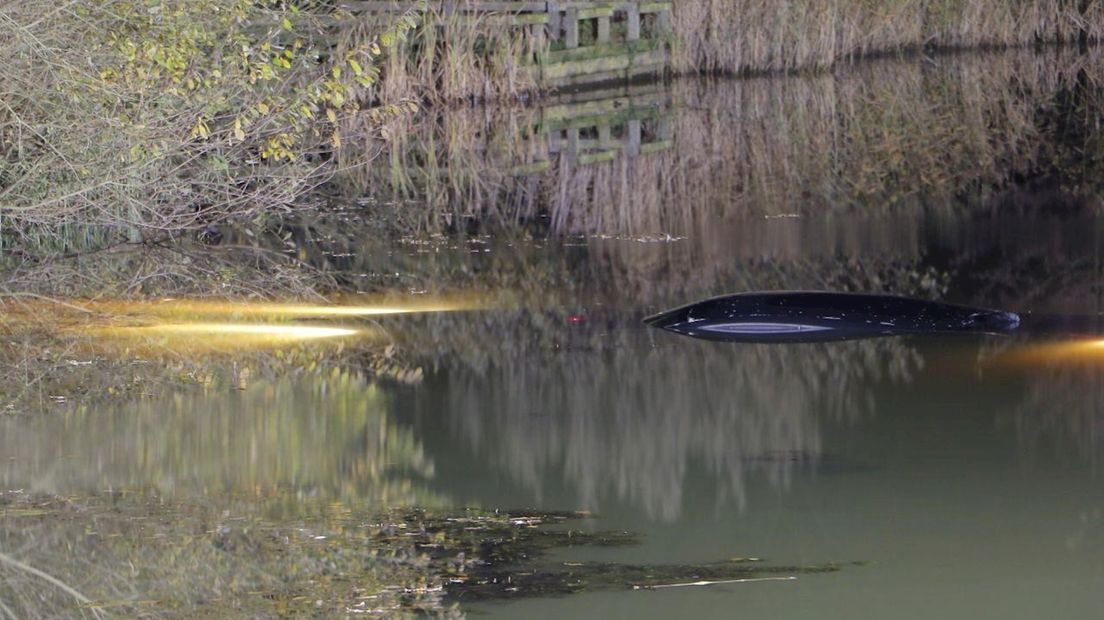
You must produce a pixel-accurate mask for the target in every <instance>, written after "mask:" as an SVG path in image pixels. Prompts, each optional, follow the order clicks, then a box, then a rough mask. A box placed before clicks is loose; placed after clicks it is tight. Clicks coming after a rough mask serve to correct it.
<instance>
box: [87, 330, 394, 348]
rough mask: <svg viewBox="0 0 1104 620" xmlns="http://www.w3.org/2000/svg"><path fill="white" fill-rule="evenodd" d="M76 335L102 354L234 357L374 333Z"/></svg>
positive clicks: (111, 332) (136, 332) (99, 332)
mask: <svg viewBox="0 0 1104 620" xmlns="http://www.w3.org/2000/svg"><path fill="white" fill-rule="evenodd" d="M79 331H80V333H81V334H83V335H85V336H91V337H92V338H93V339H94V340H95V342H96V343H97V344H96V345H95V348H97V349H99V350H101V351H105V350H106V351H107V352H110V351H111V350H112V349H118V350H121V351H127V352H131V353H142V354H153V353H157V352H163V353H170V352H171V353H173V354H189V353H215V352H223V353H234V352H241V351H244V350H247V349H261V348H266V347H277V346H284V345H290V344H294V343H299V342H312V341H320V340H332V339H339V338H350V337H354V336H357V337H366V336H369V335H371V334H374V333H376V331H375V330H368V329H356V328H351V327H344V326H332V325H325V326H323V325H294V324H265V323H200V322H196V323H157V324H152V325H123V326H104V327H85V328H82V329H80V330H79Z"/></svg>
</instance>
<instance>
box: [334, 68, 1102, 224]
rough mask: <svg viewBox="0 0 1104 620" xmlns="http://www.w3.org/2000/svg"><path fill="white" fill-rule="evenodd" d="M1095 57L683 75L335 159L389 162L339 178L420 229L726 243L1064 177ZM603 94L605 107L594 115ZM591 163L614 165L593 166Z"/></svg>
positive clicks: (458, 124)
mask: <svg viewBox="0 0 1104 620" xmlns="http://www.w3.org/2000/svg"><path fill="white" fill-rule="evenodd" d="M1100 62H1101V60H1100V58H1099V57H1098V56H1097V55H1084V56H1080V55H1076V54H1070V53H1058V52H1056V53H1047V54H1037V53H1034V52H1020V53H1006V54H997V55H965V56H958V57H950V58H941V59H940V63H941V64H940V66H939V67H937V68H933V67H931V66H930V65H929V64H928V63H925V62H923V61H922V60H919V59H917V60H909V61H886V62H877V63H864V64H862V65H860V66H857V67H854V68H850V69H847V70H846V71H844V72H842V73H838V74H836V75H815V76H800V77H790V78H784V79H761V80H728V81H717V82H702V81H681V82H677V83H675V84H674V85H673V87H672V89H671V91H670V92H669V93H655V92H652V91H643V92H637V91H633V90H632V89H628V90H619V91H616V92H611V93H610V94H609V97H608V99H607V100H599V101H584V102H578V101H574V100H571V99H569V100H566V101H565V102H562V103H558V104H556V105H553V106H550V107H548V108H545V109H543V110H542V109H536V110H531V109H526V110H521V111H513V110H505V111H498V110H493V111H488V110H474V111H463V110H460V111H449V112H447V113H445V114H443V115H442V116H440V117H439V118H424V119H420V120H411V119H399V120H396V121H394V123H395V126H392V127H388V128H387V130H386V131H385V132H384V133H383V138H382V139H381V140H380V142H379V143H378V144H377V145H375V147H376V148H375V149H372V148H369V149H364V148H363V147H362V146H358V147H357V149H356V150H352V149H345V150H346V151H347V152H345V153H339V156H341V157H347V158H348V157H357V156H361V154H362V153H363V152H366V151H367V152H372V153H375V152H377V150H376V149H379V150H382V151H383V152H384V153H385V154H387V155H388V157H387V158H386V159H387V161H386V164H384V165H380V164H373V165H371V166H364V167H360V168H356V170H358V171H359V173H357V174H359V175H360V176H357V174H349V175H345V176H341V177H339V178H338V180H337V182H338V184H339V185H341V186H342V187H343V188H344V189H345V190H346V191H347V192H348V193H349V195H350V196H355V197H364V196H368V197H370V198H369V199H370V200H372V201H375V202H379V203H382V204H395V205H396V206H398V207H399V209H397V210H396V213H395V217H397V218H401V219H402V220H403V221H404V222H405V223H406V224H408V225H413V226H416V227H421V228H422V229H424V230H429V231H431V232H432V231H435V230H440V229H442V228H450V227H451V228H454V229H455V228H462V225H461V224H460V219H461V218H465V217H483V218H487V217H490V218H492V219H499V220H501V221H505V222H510V223H514V222H517V221H519V220H521V221H533V220H535V219H539V218H542V217H543V218H546V219H545V220H544V221H546V222H547V223H548V224H549V225H550V226H551V227H552V228H553V229H555V230H557V231H559V232H563V233H569V234H583V235H602V236H612V237H617V238H635V239H653V238H667V236H670V237H672V238H691V239H694V240H695V243H705V244H711V243H726V244H727V242H728V241H729V237H728V236H727V235H728V234H729V233H730V232H732V230H733V229H735V228H737V227H738V226H739V223H740V221H741V219H742V218H744V217H746V216H747V215H749V214H759V215H761V214H774V215H800V214H809V213H815V212H817V211H818V210H822V209H838V208H839V207H841V206H858V207H863V208H873V209H878V210H883V209H886V208H887V207H892V208H895V209H900V208H903V207H907V206H915V207H919V206H939V207H943V206H948V205H954V204H963V203H965V204H967V205H976V204H979V203H982V202H985V201H986V200H989V199H991V198H992V197H993V196H996V195H1000V194H1001V193H1003V192H1005V191H1006V190H1008V189H1010V185H1011V183H1010V182H1012V183H1014V182H1015V180H1016V179H1022V178H1024V177H1031V176H1033V175H1035V174H1040V173H1045V172H1046V171H1048V170H1051V169H1056V168H1058V167H1062V168H1063V169H1066V170H1068V169H1070V168H1069V167H1068V166H1064V164H1063V162H1064V161H1065V160H1066V159H1067V156H1068V154H1069V153H1068V152H1067V149H1065V146H1066V143H1070V144H1069V145H1068V146H1070V147H1076V146H1078V145H1076V144H1072V142H1076V141H1077V140H1078V137H1077V136H1079V135H1080V136H1082V137H1085V135H1086V134H1089V133H1091V132H1092V131H1093V130H1092V123H1093V121H1092V119H1093V118H1096V117H1098V115H1099V112H1098V109H1099V106H1095V108H1094V107H1093V104H1092V103H1091V102H1092V101H1093V100H1098V99H1099V96H1098V92H1099V91H1098V90H1096V89H1098V86H1099V85H1097V84H1096V83H1094V82H1093V81H1092V80H1091V79H1088V78H1085V77H1084V76H1092V75H1099V74H1100V71H1099V63H1100ZM653 90H654V89H653ZM1094 97H1095V99H1094ZM607 101H608V102H609V112H608V114H606V115H603V114H601V113H596V110H604V108H603V107H602V106H603V105H604V103H606V102H607ZM1056 102H1068V105H1065V106H1064V107H1063V108H1062V109H1063V110H1066V111H1067V112H1068V111H1069V108H1071V107H1073V108H1077V109H1078V110H1080V112H1078V113H1076V114H1068V113H1066V114H1065V116H1063V118H1066V119H1078V120H1076V121H1068V122H1067V123H1066V124H1065V125H1063V126H1062V128H1061V132H1062V135H1061V136H1055V135H1054V132H1055V129H1054V127H1055V119H1054V118H1052V117H1051V116H1049V115H1048V113H1047V110H1051V109H1054V108H1055V107H1056V106H1055V104H1056ZM618 104H620V105H618ZM1078 106H1080V107H1078ZM672 111H673V112H672ZM645 113H647V114H649V115H651V117H652V118H653V119H654V127H652V128H650V127H651V126H650V125H649V122H653V121H649V120H648V119H647V118H644V117H642V116H641V115H642V114H645ZM1081 114H1083V116H1080V115H1081ZM1071 122H1084V123H1085V125H1084V127H1082V128H1081V129H1078V128H1077V127H1072V126H1069V125H1070V124H1071ZM633 123H635V125H634V124H633ZM561 127H563V129H561ZM610 127H613V128H614V129H610ZM622 127H623V128H624V130H625V131H626V132H628V135H629V136H630V142H633V140H632V139H631V138H632V135H633V133H634V131H633V130H634V129H635V132H636V133H638V134H640V136H638V138H637V140H636V141H637V142H639V141H643V142H645V143H646V142H647V141H648V140H654V142H653V143H654V144H660V145H663V148H656V149H654V150H652V151H649V150H648V149H646V148H627V147H626V148H608V145H610V144H611V142H612V138H611V136H612V135H613V132H614V131H615V130H616V129H617V128H622ZM641 128H643V129H641ZM641 136H642V137H641ZM564 144H566V146H564ZM603 145H606V146H603ZM1051 145H1053V148H1051ZM1080 146H1081V147H1088V149H1089V150H1090V152H1091V154H1090V155H1089V156H1087V157H1082V158H1081V159H1080V160H1078V165H1077V167H1076V168H1075V170H1076V171H1077V174H1078V175H1079V176H1085V177H1086V180H1088V181H1090V183H1089V184H1086V185H1084V186H1083V187H1082V189H1084V190H1089V189H1091V187H1092V183H1091V181H1092V179H1093V177H1094V175H1095V176H1099V174H1098V173H1099V172H1100V171H1099V170H1098V169H1096V168H1094V166H1098V162H1100V161H1101V158H1100V157H1099V156H1098V155H1096V153H1099V145H1098V144H1095V143H1086V144H1080ZM561 147H562V148H561ZM588 148H593V149H595V151H594V152H593V153H591V152H589V151H587V149H588ZM1069 151H1071V152H1072V151H1073V149H1072V148H1071V149H1069ZM1081 152H1082V153H1085V152H1086V151H1085V149H1084V148H1082V149H1081ZM580 153H582V154H580ZM596 153H609V155H608V156H602V157H588V156H587V155H593V154H596ZM549 157H551V159H549ZM381 159H382V158H381ZM1090 162H1096V163H1090ZM344 167H345V168H351V166H344ZM674 205H677V208H672V206H674ZM381 208H382V205H381Z"/></svg>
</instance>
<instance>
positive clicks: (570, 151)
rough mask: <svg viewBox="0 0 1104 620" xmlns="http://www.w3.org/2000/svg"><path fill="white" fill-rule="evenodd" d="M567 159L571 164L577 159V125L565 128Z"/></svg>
mask: <svg viewBox="0 0 1104 620" xmlns="http://www.w3.org/2000/svg"><path fill="white" fill-rule="evenodd" d="M567 161H568V163H571V164H575V163H577V162H578V161H579V129H578V128H577V127H572V128H570V129H568V130H567Z"/></svg>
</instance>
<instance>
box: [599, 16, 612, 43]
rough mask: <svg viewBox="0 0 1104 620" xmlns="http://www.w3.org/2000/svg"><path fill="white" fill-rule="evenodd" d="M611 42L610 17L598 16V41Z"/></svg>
mask: <svg viewBox="0 0 1104 620" xmlns="http://www.w3.org/2000/svg"><path fill="white" fill-rule="evenodd" d="M609 42H610V18H608V17H599V18H598V43H609Z"/></svg>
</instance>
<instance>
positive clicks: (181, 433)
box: [0, 372, 436, 507]
mask: <svg viewBox="0 0 1104 620" xmlns="http://www.w3.org/2000/svg"><path fill="white" fill-rule="evenodd" d="M388 408H389V404H388V400H387V398H386V397H385V396H384V394H383V393H382V392H381V391H380V390H379V389H378V388H376V387H374V386H373V385H371V384H368V383H366V382H365V381H364V380H363V379H361V378H359V377H357V376H355V375H350V374H347V373H337V372H335V373H334V374H333V375H332V376H328V377H318V376H311V375H301V376H295V377H288V378H284V379H280V380H276V381H258V382H256V383H254V384H253V385H250V386H248V387H246V388H245V389H244V390H235V391H228V392H222V393H221V394H219V393H213V392H204V391H199V392H197V391H194V390H189V391H184V392H182V393H179V394H176V395H174V396H172V397H171V398H166V399H156V400H149V401H142V402H138V403H135V404H132V405H128V406H119V407H115V408H97V409H95V410H85V409H83V408H74V409H67V410H62V411H57V412H55V413H52V414H50V415H48V416H34V417H31V418H6V419H0V425H2V426H0V428H2V431H0V453H2V454H4V456H5V459H4V461H3V462H2V463H0V486H3V487H4V488H9V489H13V488H26V489H27V490H32V491H41V492H56V493H62V494H65V493H71V492H80V491H87V492H97V491H100V490H103V489H136V490H155V491H158V492H160V493H162V494H166V495H179V496H181V497H187V496H189V495H197V494H200V495H206V494H229V495H233V496H243V497H254V498H257V499H261V498H264V497H266V496H269V495H274V494H277V493H281V494H285V495H286V494H290V495H291V496H293V497H299V498H304V499H305V498H317V499H327V498H328V499H351V500H358V501H363V502H367V503H368V505H376V506H380V507H384V506H393V505H410V504H426V503H434V502H435V501H436V500H435V498H433V497H432V496H431V495H429V494H427V493H426V492H425V491H423V484H424V481H425V480H427V479H430V478H432V477H433V475H434V465H433V461H432V459H431V458H430V457H429V456H427V455H426V454H425V452H424V450H423V448H422V446H421V444H420V442H419V441H418V440H417V439H416V438H415V437H414V436H413V435H412V434H411V433H410V431H409V430H403V429H401V428H399V427H397V426H396V425H395V422H394V421H393V420H392V417H391V415H390V413H389V411H388Z"/></svg>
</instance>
